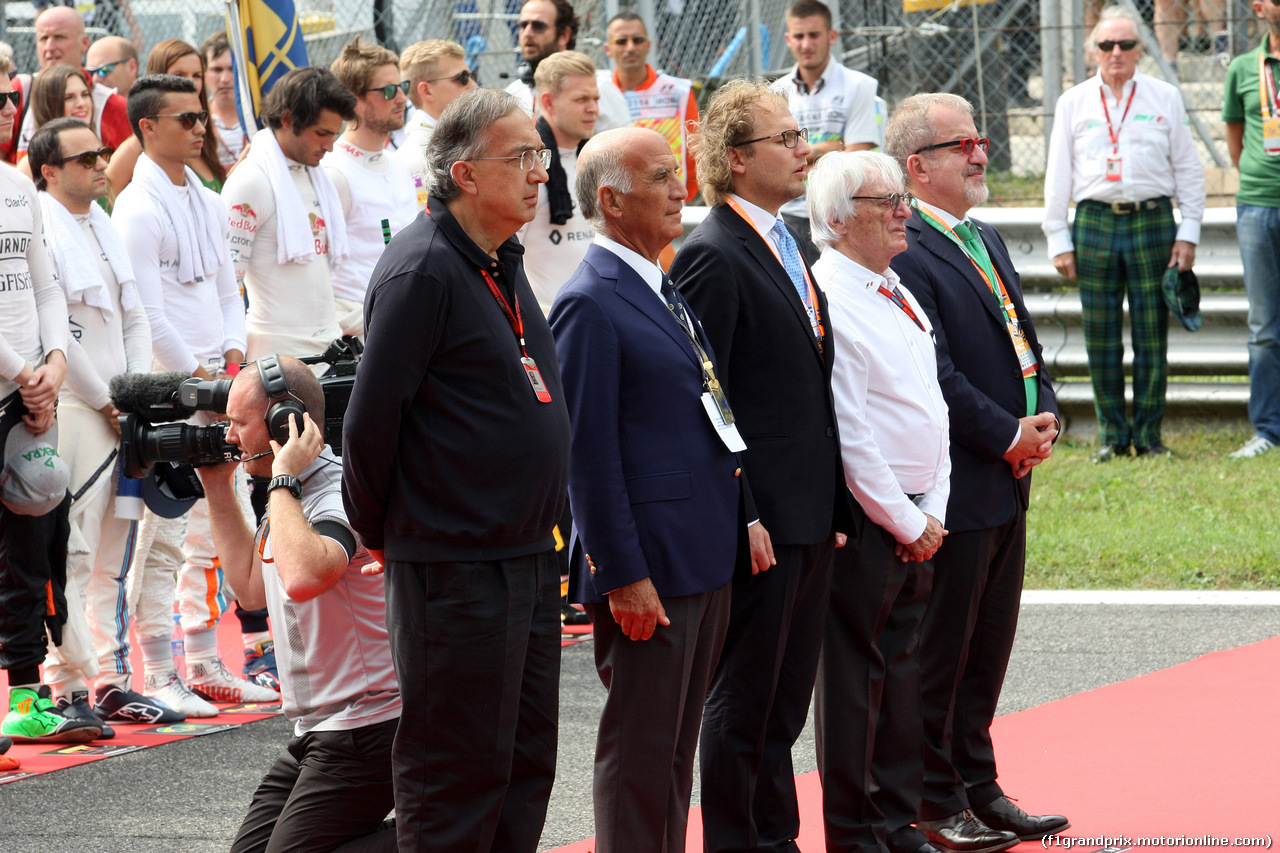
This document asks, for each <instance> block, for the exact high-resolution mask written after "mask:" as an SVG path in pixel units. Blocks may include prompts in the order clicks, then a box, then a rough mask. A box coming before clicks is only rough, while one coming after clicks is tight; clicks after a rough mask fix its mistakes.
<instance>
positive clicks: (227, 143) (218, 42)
mask: <svg viewBox="0 0 1280 853" xmlns="http://www.w3.org/2000/svg"><path fill="white" fill-rule="evenodd" d="M200 52H201V53H202V54H204V65H205V75H204V77H205V80H204V84H205V93H206V98H207V99H208V102H209V117H210V118H212V119H213V128H214V130H216V131H217V133H218V161H219V162H220V163H222V168H224V169H226V170H227V173H228V174H230V173H231V167H232V166H234V165H235V163H236V161H237V160H239V159H240V152H242V151H243V150H244V147H245V145H247V144H248V143H249V137H248V136H247V135H246V134H245V132H244V129H243V128H242V127H241V126H240V114H239V113H238V112H236V72H235V69H234V68H232V65H231V43H230V42H229V41H228V40H227V31H226V30H218V31H217V32H216V33H214V34H213V35H211V36H209V37H208V38H207V39H205V40H204V44H202V45H200Z"/></svg>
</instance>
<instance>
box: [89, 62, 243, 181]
mask: <svg viewBox="0 0 1280 853" xmlns="http://www.w3.org/2000/svg"><path fill="white" fill-rule="evenodd" d="M147 73H148V74H173V75H176V76H178V77H186V78H187V79H189V80H190V81H191V82H193V83H195V84H196V92H197V93H198V94H199V95H200V109H202V110H204V111H205V113H206V115H207V114H208V111H209V97H208V93H207V92H206V91H205V88H204V73H205V59H204V56H203V55H202V54H201V53H200V51H198V50H196V49H195V48H194V47H192V46H191V45H189V44H187V43H186V42H185V41H183V40H182V39H165V40H164V41H162V42H160V43H158V44H157V45H156V46H155V47H153V48H151V53H150V54H148V55H147ZM141 153H142V143H141V142H139V141H138V138H137V137H136V136H131V137H129V138H128V139H127V140H125V141H124V142H122V143H121V144H120V149H119V150H118V151H116V153H115V155H114V156H112V158H111V166H109V167H108V168H107V180H108V181H110V182H111V188H112V190H114V191H115V193H116V194H117V195H118V194H119V193H120V191H121V190H123V189H124V188H125V187H127V186H128V185H129V182H130V181H131V180H133V166H134V164H135V163H137V162H138V155H139V154H141ZM187 165H188V166H190V167H191V169H192V170H193V171H194V172H195V173H196V174H197V175H198V176H199V177H200V180H201V181H202V182H203V183H204V185H205V186H207V187H208V188H209V189H211V190H213V191H214V192H221V191H222V184H223V182H225V181H226V179H227V170H226V169H225V168H223V166H222V163H221V161H220V160H219V159H218V136H217V131H216V130H214V128H213V121H212V120H211V119H206V121H205V127H204V147H203V148H201V149H200V156H199V157H192V158H191V159H190V160H188V161H187Z"/></svg>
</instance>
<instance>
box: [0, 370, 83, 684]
mask: <svg viewBox="0 0 1280 853" xmlns="http://www.w3.org/2000/svg"><path fill="white" fill-rule="evenodd" d="M4 403H5V405H4V408H3V413H2V414H0V449H2V448H3V447H4V443H5V440H6V439H7V438H8V437H9V430H11V429H26V426H25V425H24V424H23V423H22V416H23V415H25V414H27V407H26V406H24V405H23V404H22V400H21V398H20V397H19V396H18V392H17V391H15V392H14V393H13V394H12V395H11V396H10V398H9V399H6V400H5V401H4ZM2 464H3V460H0V465H2ZM70 510H71V496H70V495H67V496H66V497H65V498H64V499H63V501H62V503H60V504H58V506H57V507H56V508H55V509H53V510H52V511H51V512H48V513H46V514H44V515H20V514H19V513H16V512H13V511H12V510H10V509H9V508H8V507H6V506H4V505H3V504H0V668H3V669H6V670H9V671H10V673H11V675H10V678H9V683H10V684H29V683H35V682H36V681H39V679H40V664H42V663H43V662H44V658H45V655H46V654H47V651H48V639H51V640H53V643H54V645H62V626H63V625H64V624H66V621H67V599H66V594H65V589H66V584H67V536H68V534H69V533H70V531H71V526H70V523H69V522H68V521H67V514H68V512H70ZM46 632H47V633H46ZM46 637H47V638H48V639H46Z"/></svg>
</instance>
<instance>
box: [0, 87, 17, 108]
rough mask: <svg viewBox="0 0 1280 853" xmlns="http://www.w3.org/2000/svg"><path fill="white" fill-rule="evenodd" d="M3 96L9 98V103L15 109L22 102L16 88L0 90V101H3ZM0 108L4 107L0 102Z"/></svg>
mask: <svg viewBox="0 0 1280 853" xmlns="http://www.w3.org/2000/svg"><path fill="white" fill-rule="evenodd" d="M5 98H8V99H9V103H11V104H13V106H14V109H17V108H18V107H19V106H21V104H22V93H21V92H19V91H18V90H17V89H14V90H13V91H12V92H0V101H3V100H4V99H5ZM0 109H4V105H3V104H0Z"/></svg>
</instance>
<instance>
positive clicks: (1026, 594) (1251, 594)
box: [1022, 589, 1280, 607]
mask: <svg viewBox="0 0 1280 853" xmlns="http://www.w3.org/2000/svg"><path fill="white" fill-rule="evenodd" d="M1022 603H1023V604H1123V605H1135V604H1158V605H1197V604H1208V605H1214V606H1217V607H1259V606H1262V607H1280V592H1277V591H1272V590H1203V591H1202V590H1160V589H1134V590H1128V589H1061V590H1054V589H1024V590H1023V591H1022Z"/></svg>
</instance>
